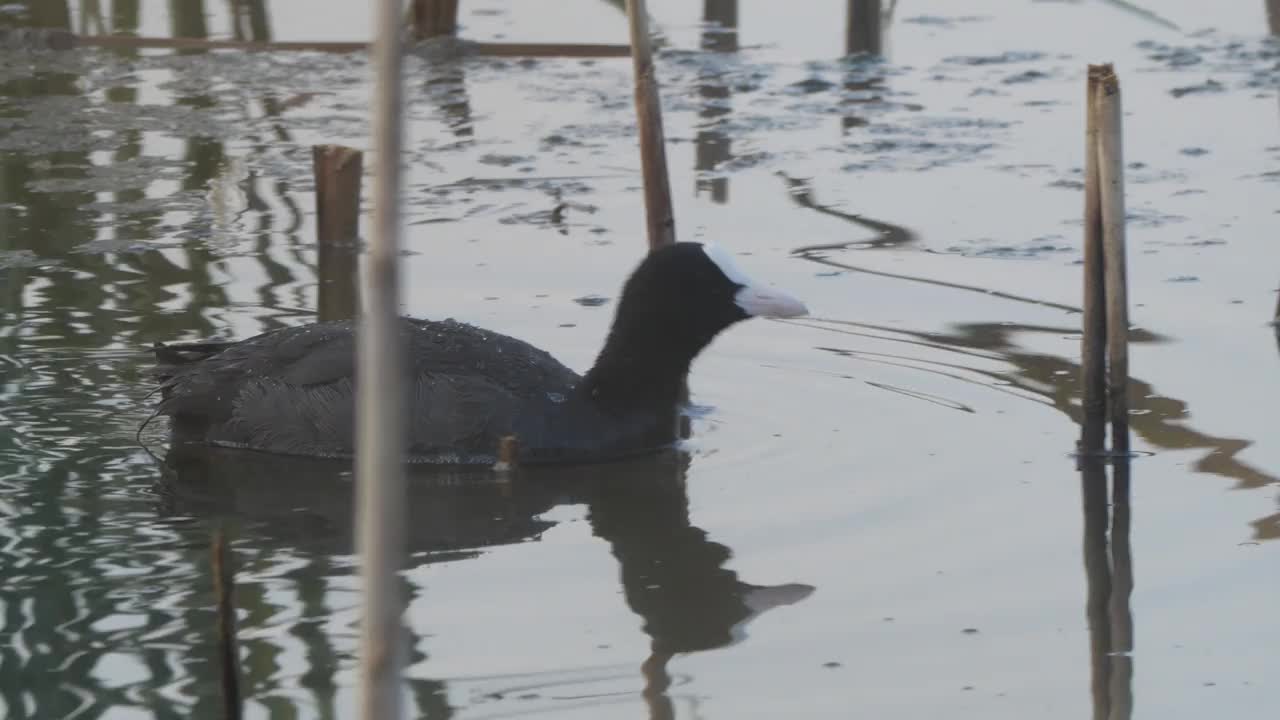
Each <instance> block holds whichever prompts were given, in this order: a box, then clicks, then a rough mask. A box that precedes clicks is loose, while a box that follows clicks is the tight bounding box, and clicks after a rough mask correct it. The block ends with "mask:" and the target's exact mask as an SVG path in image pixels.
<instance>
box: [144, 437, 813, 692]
mask: <svg viewBox="0 0 1280 720" xmlns="http://www.w3.org/2000/svg"><path fill="white" fill-rule="evenodd" d="M689 464H690V456H689V455H688V454H687V453H685V452H683V451H677V450H672V451H669V452H666V453H663V454H660V455H657V456H654V457H651V458H644V459H639V460H632V461H628V462H622V463H611V464H608V465H599V466H580V467H567V468H559V469H551V468H538V469H521V470H519V471H517V472H516V473H515V474H514V476H513V477H511V478H510V479H509V481H506V482H501V481H497V480H496V479H495V478H497V477H499V476H496V475H495V474H494V473H492V472H490V471H487V470H486V471H475V470H466V471H455V470H445V469H434V470H433V469H421V468H415V469H413V470H412V471H411V476H410V481H409V497H408V507H409V515H410V520H409V523H408V525H407V532H408V556H407V557H406V562H405V564H406V567H415V566H420V565H423V564H430V563H439V562H457V561H463V560H468V559H473V558H476V557H479V556H481V555H483V554H484V553H485V552H486V551H487V550H489V549H491V548H494V547H497V546H501V545H508V544H513V543H523V542H537V541H538V540H539V539H540V538H541V536H542V534H543V533H544V532H546V531H547V530H549V529H550V528H552V527H553V526H555V524H556V523H555V522H553V521H549V520H546V519H543V518H542V517H541V516H542V515H543V514H545V513H547V512H548V511H549V510H551V509H552V508H554V507H557V506H560V505H585V506H586V508H587V516H588V521H589V523H590V526H591V529H592V532H593V534H594V535H595V536H596V537H599V538H601V539H602V540H604V541H605V542H607V543H608V544H609V547H610V550H611V551H612V554H613V556H614V557H615V558H616V559H617V560H618V565H619V571H620V578H621V582H622V589H623V595H624V597H625V600H626V602H627V605H628V607H629V608H631V610H632V611H633V612H634V613H636V615H638V616H639V617H640V618H641V619H642V620H643V630H644V632H645V633H646V634H647V635H648V636H649V638H650V644H651V654H650V656H649V658H647V659H646V660H645V661H644V662H643V663H642V664H641V673H642V676H643V678H644V687H645V689H644V691H643V696H644V698H645V700H646V702H647V703H648V705H649V707H650V711H651V714H652V716H653V717H673V716H674V715H673V713H674V710H673V706H672V700H671V698H670V697H669V696H668V694H667V689H668V688H669V687H670V686H671V683H672V679H671V676H670V674H669V672H668V671H667V663H668V662H669V661H670V660H671V658H673V657H674V656H676V655H678V654H681V653H691V652H700V651H706V650H712V649H716V648H722V647H726V646H728V645H731V644H734V643H737V642H740V641H741V640H742V639H743V638H744V637H745V631H744V629H745V626H746V625H747V624H748V623H749V622H750V621H751V620H752V619H754V618H755V617H757V616H758V615H759V614H761V613H763V612H765V611H766V610H769V609H771V608H774V607H779V606H782V605H790V604H793V603H796V602H799V601H800V600H803V599H804V598H806V597H808V595H809V594H811V593H812V592H813V587H812V586H809V585H802V584H798V583H789V584H782V585H756V584H751V583H747V582H744V581H742V580H740V579H739V577H738V574H737V573H736V572H734V571H732V570H729V569H727V568H726V567H725V565H726V564H727V562H728V561H729V560H730V558H731V557H732V551H731V550H730V549H729V548H728V547H726V546H724V545H722V544H720V543H717V542H715V541H713V540H711V539H710V538H708V536H707V534H706V532H705V531H703V530H702V529H700V528H698V527H697V526H696V525H694V524H693V523H692V522H691V519H690V516H689V500H688V495H687V493H686V489H685V477H686V473H687V471H688V467H689ZM353 490H354V487H353V483H352V480H351V473H350V465H349V464H347V463H341V462H332V461H325V460H312V459H305V458H285V457H280V456H273V455H269V454H265V453H255V452H246V451H234V450H223V449H213V448H205V447H201V446H190V445H177V446H175V447H174V448H173V449H172V450H170V452H169V453H168V454H167V455H166V457H165V458H164V461H163V465H162V476H161V480H160V481H159V484H158V486H157V495H158V497H159V498H160V500H159V503H158V509H159V512H160V514H161V516H162V517H164V516H168V517H196V518H200V519H201V520H202V521H206V522H223V523H228V524H231V525H233V526H234V527H236V528H237V533H238V534H239V535H240V537H241V538H242V539H244V540H245V541H246V542H247V543H248V544H250V545H252V546H254V547H255V548H258V549H259V551H262V550H267V549H280V548H288V549H289V550H290V551H291V552H295V553H301V554H302V555H304V556H306V557H308V558H311V560H310V562H312V563H319V564H321V565H323V567H322V568H316V569H312V570H307V571H305V575H306V576H308V577H311V578H313V579H318V578H320V577H324V576H325V575H329V574H333V573H334V572H335V568H334V567H333V566H332V564H331V558H332V557H333V556H342V555H350V554H352V553H353V552H354V535H355V529H354V525H353V518H352V497H353ZM317 570H321V571H322V572H317ZM339 572H340V571H339ZM299 576H300V577H301V573H300V575H299ZM409 591H410V592H413V589H412V588H410V589H409ZM531 619H532V618H531ZM248 625H249V623H246V624H245V625H244V626H245V627H247V626H248ZM307 642H308V646H309V647H312V646H314V649H313V650H311V651H309V654H308V658H309V661H310V663H311V665H310V666H309V669H308V676H307V677H308V680H307V682H309V683H313V686H314V685H315V684H320V685H322V686H324V687H329V686H331V685H332V684H333V680H332V678H333V674H334V673H335V672H336V667H335V663H334V662H333V661H332V659H333V658H334V657H336V652H335V651H334V650H333V649H332V648H331V647H328V646H327V641H325V640H324V638H323V636H320V635H315V636H313V637H310V638H308V639H307ZM419 644H420V643H419V642H417V641H414V642H410V643H409V646H410V647H417V646H418V645H419ZM421 659H422V658H421V657H418V658H413V659H411V662H417V661H419V660H421ZM322 676H327V679H326V678H325V677H322ZM416 682H419V684H421V682H426V681H416ZM432 682H435V683H438V686H437V685H431V686H430V687H429V688H428V691H427V692H425V695H424V696H425V697H429V698H434V700H433V702H434V703H435V707H436V708H437V712H438V711H439V708H441V707H446V706H447V703H446V704H445V705H441V704H440V703H441V702H443V700H442V698H443V697H444V687H443V682H442V681H432ZM537 682H538V681H537V679H536V678H535V679H534V680H533V681H532V683H530V682H529V678H528V677H527V676H526V677H524V678H522V685H521V688H522V689H526V688H528V687H535V686H536V685H537ZM317 700H318V701H320V700H321V699H320V698H317ZM324 701H325V702H331V701H332V697H331V696H330V697H327V698H325V699H324ZM602 702H603V700H602ZM427 716H428V717H438V716H439V715H434V714H430V713H428V714H427ZM440 717H447V715H444V716H440Z"/></svg>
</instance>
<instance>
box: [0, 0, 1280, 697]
mask: <svg viewBox="0 0 1280 720" xmlns="http://www.w3.org/2000/svg"><path fill="white" fill-rule="evenodd" d="M1138 5H1145V6H1147V7H1149V8H1150V10H1154V11H1156V13H1158V14H1156V13H1153V12H1150V11H1148V10H1144V9H1143V8H1141V7H1137V6H1138ZM234 6H238V7H241V8H242V9H244V11H245V14H244V15H243V16H242V17H241V18H240V20H239V21H238V22H237V21H234V20H233V17H232V16H231V15H230V10H229V8H230V7H234ZM549 6H550V4H547V3H527V2H502V1H501V0H466V1H465V2H464V3H463V14H462V23H463V25H464V27H463V29H462V33H463V35H464V36H465V37H467V38H469V39H473V40H507V41H520V40H529V41H570V42H624V41H625V38H626V26H625V17H624V14H623V13H622V12H621V10H620V8H621V6H622V3H621V2H602V1H600V0H561V2H557V3H555V7H556V10H555V12H554V13H550V14H549V13H548V11H547V8H548V7H549ZM884 7H885V9H886V15H887V17H886V19H885V24H884V28H883V34H882V37H881V38H880V40H881V41H882V46H883V52H884V58H883V60H878V61H873V60H869V59H865V58H864V59H857V60H854V61H842V60H841V57H842V56H843V55H844V54H845V52H846V50H847V49H848V47H847V46H846V42H847V38H846V35H845V27H844V17H845V3H844V2H841V1H840V0H808V1H807V2H805V3H778V2H774V1H773V0H741V2H734V0H705V2H703V3H696V2H687V1H685V0H651V9H652V11H653V15H654V22H655V30H656V31H657V32H659V33H660V35H661V40H662V46H661V47H662V51H661V57H660V60H659V72H660V79H661V81H662V83H663V93H664V106H665V109H666V124H667V131H668V139H669V150H668V153H669V159H670V161H671V163H672V173H673V176H672V187H673V191H674V194H675V203H676V217H677V222H678V227H677V231H678V233H679V235H680V236H681V237H682V238H684V239H698V238H706V239H712V238H714V239H716V240H718V241H719V242H721V243H723V244H725V245H727V246H729V247H730V248H731V249H732V250H733V251H734V252H735V253H738V254H740V255H742V258H741V263H742V265H744V266H745V268H746V269H748V270H750V271H754V273H755V274H758V275H760V276H762V277H767V278H768V279H770V280H772V281H774V282H776V283H777V284H778V285H779V286H781V287H785V288H787V289H788V290H790V291H792V292H794V293H795V294H797V295H799V296H800V297H802V298H804V299H805V300H806V301H807V302H808V304H809V307H810V308H811V310H812V311H813V317H812V318H807V319H804V320H802V321H796V322H786V323H783V322H763V321H757V322H754V323H747V324H745V325H743V326H740V327H738V328H735V329H734V330H732V331H730V332H729V333H727V334H726V335H725V336H723V337H722V338H721V339H720V340H718V341H717V342H716V344H715V346H714V347H713V348H711V349H710V350H709V351H708V353H707V354H706V355H705V356H704V357H703V358H702V359H700V360H699V362H698V364H697V366H696V367H695V370H694V375H693V378H692V388H693V391H694V399H695V401H696V402H697V403H698V404H699V409H698V412H697V414H696V416H695V417H694V419H693V437H692V438H691V439H690V440H689V441H688V443H687V444H686V445H685V446H684V447H683V448H681V449H680V451H679V452H673V453H672V454H671V455H669V456H663V457H659V458H654V459H651V460H646V461H643V462H636V463H629V464H624V465H617V466H609V467H596V468H590V469H577V470H564V471H557V472H547V473H543V474H541V475H539V476H537V477H531V478H528V481H527V482H522V483H520V484H517V485H515V486H513V487H509V488H504V487H503V486H500V485H497V484H495V483H493V482H491V480H490V479H489V478H487V477H485V476H483V475H481V476H458V475H446V474H436V475H427V476H422V477H416V478H414V482H413V486H412V487H413V489H412V497H411V505H410V508H409V510H410V516H411V524H412V533H411V534H412V538H411V542H412V546H411V548H410V550H411V561H410V563H409V566H408V567H407V568H406V571H405V573H404V582H405V587H406V590H407V592H408V593H409V597H410V604H409V607H408V612H407V615H406V630H405V632H406V633H407V637H408V638H409V642H410V643H411V646H412V649H413V654H412V658H411V665H410V667H409V670H408V675H409V679H408V681H407V684H406V692H407V693H408V694H409V696H410V698H409V701H408V707H409V708H410V709H411V712H412V715H413V716H414V717H427V718H446V717H458V718H500V717H518V716H541V717H555V718H633V717H654V718H671V717H679V718H741V717H813V718H825V717H831V718H845V717H861V716H876V717H891V718H936V717H947V718H957V719H958V718H970V717H972V718H978V717H981V718H1026V717H1036V718H1081V717H1089V716H1090V714H1091V713H1092V715H1093V717H1106V716H1107V711H1108V709H1111V710H1113V711H1114V714H1113V715H1112V716H1113V717H1130V716H1132V717H1138V718H1202V717H1206V716H1214V715H1216V716H1224V717H1232V718H1252V717H1268V716H1271V715H1273V714H1274V706H1275V693H1274V687H1275V684H1274V683H1275V678H1276V677H1277V676H1278V675H1280V652H1278V651H1277V648H1280V622H1277V618H1276V610H1275V598H1276V597H1277V594H1280V572H1277V568H1278V567H1280V542H1276V540H1277V538H1280V508H1278V507H1277V496H1278V495H1280V493H1278V484H1280V482H1278V480H1277V477H1278V476H1280V445H1278V444H1277V443H1276V442H1275V441H1274V438H1275V436H1274V435H1273V434H1272V433H1274V432H1275V430H1274V428H1275V427H1276V426H1277V422H1278V420H1280V418H1278V417H1277V415H1278V412H1277V409H1276V408H1277V406H1276V404H1275V403H1274V400H1275V398H1277V397H1280V395H1277V392H1278V391H1280V356H1278V355H1277V342H1276V336H1275V334H1274V333H1273V332H1272V329H1271V328H1270V327H1269V326H1268V324H1267V323H1268V321H1269V320H1270V318H1271V317H1272V315H1273V312H1274V307H1275V303H1276V294H1275V290H1276V286H1277V281H1278V280H1280V247H1278V246H1277V245H1276V243H1275V237H1276V233H1277V230H1278V229H1280V228H1278V225H1280V217H1277V215H1278V214H1280V195H1278V193H1277V190H1278V189H1280V186H1278V185H1277V181H1278V180H1280V134H1278V132H1277V129H1278V128H1280V123H1278V122H1277V118H1278V117H1280V102H1278V101H1277V95H1278V93H1277V88H1278V86H1280V70H1278V67H1280V44H1277V43H1276V42H1275V41H1273V40H1268V39H1267V32H1268V27H1269V25H1268V15H1267V12H1266V3H1265V2H1264V0H1256V1H1249V2H1246V1H1245V0H1238V1H1236V2H1230V3H1213V4H1206V3H1202V2H1198V1H1196V0H1164V1H1163V2H1154V1H1151V2H1147V3H1136V4H1134V5H1131V4H1128V3H1121V2H1104V1H1103V0H1096V1H1092V2H1087V1H1086V2H1048V1H1042V2H1034V1H1031V0H970V1H968V2H964V3H957V2H954V1H953V0H915V1H911V2H907V1H904V2H900V3H897V2H886V3H884ZM1210 8H1211V9H1210ZM0 23H3V25H4V26H5V27H8V28H13V27H21V26H44V27H62V28H69V29H72V30H73V31H75V32H80V33H86V34H91V33H96V32H100V31H102V32H137V33H139V34H143V35H155V36H166V35H182V36H209V37H215V38H231V37H242V38H254V39H274V40H307V41H310V40H363V39H366V38H367V37H368V34H369V24H370V22H369V18H368V16H367V8H366V7H365V6H364V4H363V3H351V2H345V3H339V2H332V1H330V0H325V2H316V0H262V2H253V1H252V0H247V1H246V2H242V3H239V4H238V5H237V4H235V3H221V2H208V3H204V2H202V0H173V1H171V2H168V3H163V2H158V0H132V1H129V0H113V1H111V2H100V1H98V0H94V1H92V2H91V1H90V0H80V1H79V2H76V1H75V0H72V1H70V2H60V1H59V0H27V1H26V2H21V1H19V2H12V1H10V2H5V3H2V4H0ZM1276 25H1277V18H1271V24H1270V27H1276ZM6 38H8V39H7V40H6V44H5V47H4V48H3V49H0V628H2V629H0V640H2V642H0V716H2V717H6V718H15V719H16V718H42V719H43V718H55V717H77V718H90V717H92V718H98V717H104V718H106V717H110V718H142V717H157V718H179V717H182V718H188V717H196V718H206V717H217V716H219V713H220V706H219V701H218V695H217V665H216V662H215V660H216V649H215V645H214V628H215V613H214V609H213V592H212V587H211V576H210V568H209V556H210V552H209V544H210V527H211V525H213V524H214V523H215V522H223V523H226V524H227V526H228V529H229V532H230V533H231V534H232V536H233V537H234V544H233V560H234V564H235V566H236V569H237V582H238V594H237V604H238V607H239V612H240V615H239V624H240V631H241V643H242V647H241V650H242V658H241V659H242V666H241V667H242V673H243V683H244V690H245V693H246V696H247V698H248V705H247V708H246V709H247V713H248V715H249V717H254V718H265V717H273V718H274V717H282V718H293V717H296V718H313V717H314V718H334V717H349V716H350V715H351V712H352V708H353V707H354V705H353V703H354V699H355V695H354V692H353V683H354V680H355V674H354V667H355V655H354V653H355V650H356V643H357V625H356V622H357V617H358V611H357V608H358V600H359V598H358V582H357V579H356V576H355V573H354V569H355V568H354V558H353V555H352V547H351V526H350V502H351V484H350V477H349V475H347V474H345V473H344V472H342V469H341V468H334V467H331V466H327V465H316V464H310V463H301V462H297V461H282V460H280V459H273V458H269V457H263V456H250V457H246V456H244V455H221V456H213V457H195V456H175V455H173V454H170V453H168V452H167V450H166V446H165V433H164V430H163V428H161V427H154V426H153V427H150V428H148V429H147V430H146V431H145V432H144V433H143V434H142V440H143V441H144V442H145V443H146V445H147V446H148V447H149V448H151V449H152V451H153V452H154V453H155V454H156V457H153V456H152V455H151V454H150V453H149V452H147V451H146V450H144V449H143V448H142V447H140V446H139V443H138V441H137V439H136V438H135V433H136V432H137V430H138V427H139V426H140V425H141V424H142V421H143V420H144V419H146V417H147V416H148V414H149V412H150V408H151V404H150V400H149V399H148V398H147V397H146V395H147V392H148V391H149V389H150V388H149V380H148V377H147V368H148V366H149V364H150V359H149V357H148V354H147V351H146V348H148V347H149V346H150V345H151V344H152V343H153V342H155V341H164V340H174V339H196V338H204V337H238V336H245V335H249V334H252V333H256V332H259V331H262V330H265V329H269V328H274V327H281V326H286V325H292V324H298V323H304V322H308V321H310V320H312V319H314V317H315V308H316V306H317V288H318V287H319V285H318V276H317V272H318V270H317V259H316V253H315V247H314V233H315V227H314V219H315V215H314V201H313V200H312V184H311V150H310V146H311V145H313V144H316V143H330V142H333V143H342V144H346V145H351V146H354V147H358V148H365V149H367V148H368V147H369V146H370V141H369V137H368V126H367V121H368V117H367V111H368V105H369V96H370V88H371V83H370V72H369V67H368V65H367V63H366V58H365V57H364V56H363V55H351V56H342V55H326V54H321V53H313V52H292V53H285V52H277V53H255V54H246V53H240V52H219V53H212V54H209V53H198V52H197V53H182V54H175V53H172V52H168V51H163V50H148V51H142V52H137V51H116V52H109V51H100V50H88V49H86V50H72V51H49V50H33V49H31V48H29V47H23V46H22V45H21V44H20V43H17V42H16V41H14V42H10V41H11V40H12V38H13V35H12V33H9V34H8V35H6ZM873 39H874V38H872V37H869V36H858V37H855V38H853V41H854V42H855V43H863V44H864V45H865V44H866V43H868V42H871V41H872V40H873ZM1104 61H1114V62H1115V63H1116V64H1117V69H1118V71H1119V73H1120V76H1121V80H1122V83H1123V85H1124V91H1125V109H1126V117H1125V123H1126V127H1125V143H1126V146H1125V149H1126V156H1127V157H1126V160H1127V162H1128V163H1129V164H1128V169H1129V173H1128V177H1127V182H1128V205H1129V212H1130V223H1129V233H1130V234H1129V238H1130V243H1131V244H1130V276H1131V289H1130V298H1131V301H1132V303H1133V308H1132V316H1133V319H1134V322H1135V324H1136V325H1137V326H1138V328H1139V331H1135V334H1134V341H1135V344H1134V346H1133V350H1132V352H1133V357H1132V368H1133V384H1134V386H1135V393H1134V416H1133V429H1134V441H1135V449H1136V450H1138V451H1140V453H1141V455H1140V457H1138V458H1137V459H1135V461H1134V462H1133V465H1132V489H1131V505H1130V506H1129V508H1130V509H1131V511H1132V517H1131V521H1132V526H1131V528H1130V529H1129V532H1128V534H1127V535H1128V536H1127V540H1128V545H1127V546H1126V545H1125V543H1124V542H1123V541H1124V539H1125V537H1124V535H1125V533H1124V532H1123V531H1122V530H1121V529H1118V530H1117V531H1116V533H1117V534H1116V537H1115V539H1116V540H1117V542H1116V547H1117V548H1118V550H1114V551H1112V552H1111V553H1110V555H1109V556H1108V551H1107V549H1106V547H1105V545H1104V544H1101V542H1102V541H1105V533H1106V526H1105V518H1104V520H1103V521H1102V522H1103V524H1101V525H1099V524H1097V522H1098V517H1099V516H1098V515H1097V514H1095V513H1094V512H1092V511H1093V510H1096V509H1097V506H1098V504H1099V500H1098V498H1097V497H1096V496H1094V495H1093V494H1091V493H1090V494H1087V495H1088V496H1087V497H1085V498H1082V483H1081V478H1080V476H1079V474H1078V472H1077V470H1076V468H1075V463H1074V461H1073V460H1072V458H1071V457H1070V454H1071V452H1072V450H1073V447H1074V442H1075V439H1076V437H1077V435H1078V432H1079V430H1078V426H1077V424H1076V417H1077V414H1078V412H1077V409H1078V402H1079V394H1078V383H1077V377H1078V372H1079V368H1078V361H1077V358H1078V356H1079V336H1078V327H1079V324H1080V322H1079V315H1078V313H1077V312H1076V310H1075V308H1076V307H1077V305H1078V303H1079V296H1080V275H1081V273H1080V266H1079V264H1078V263H1079V259H1080V252H1079V236H1080V232H1081V224H1080V220H1079V218H1080V214H1081V206H1082V200H1081V193H1080V174H1081V166H1082V164H1083V163H1082V145H1083V142H1082V135H1083V129H1082V126H1083V108H1082V104H1081V102H1080V101H1081V98H1082V96H1083V87H1084V71H1085V67H1086V65H1087V63H1090V62H1104ZM408 76H409V78H410V82H409V89H408V98H409V101H410V108H409V147H408V152H407V153H406V157H405V162H406V163H407V167H408V173H409V175H408V181H409V196H408V200H409V202H410V207H409V208H408V215H407V217H406V223H407V229H408V233H407V237H406V242H407V244H408V250H409V252H408V253H407V254H406V256H405V258H404V261H405V262H404V269H405V279H406V288H405V289H406V296H405V311H406V312H407V313H410V314H414V315H419V316H428V317H456V318H458V319H462V320H466V321H470V322H474V323H477V324H481V325H484V326H487V327H491V328H493V329H495V330H498V331H501V332H505V333H509V334H512V335H515V336H517V337H521V338H524V339H526V340H529V341H531V342H533V343H535V344H537V345H539V346H541V347H543V348H546V349H548V350H549V351H551V352H552V353H554V354H555V355H557V356H558V357H560V358H561V359H563V360H564V361H565V362H566V363H567V364H569V365H570V366H573V367H575V368H579V369H583V368H585V367H586V366H587V365H588V364H589V363H590V362H591V360H592V359H593V356H594V353H595V351H596V350H597V347H598V344H599V343H600V341H601V339H602V337H603V334H604V332H605V330H606V328H607V326H608V323H609V321H610V318H611V312H612V307H613V306H612V299H613V298H614V297H615V294H616V292H617V289H618V287H619V284H620V282H621V280H622V278H623V277H625V275H626V273H627V272H628V271H629V270H630V268H631V266H632V265H633V264H634V262H635V261H636V259H637V258H638V257H639V256H640V254H641V253H642V252H643V250H644V240H643V216H642V200H641V196H640V177H639V162H638V156H637V152H636V148H635V141H634V129H633V126H632V124H633V110H632V104H631V103H632V99H631V92H630V87H631V85H630V83H631V68H630V64H629V62H628V61H627V60H625V59H622V60H595V61H590V60H586V61H584V60H557V59H544V60H536V61H533V60H527V61H526V60H518V59H492V58H481V57H471V58H468V59H466V60H461V61H458V60H440V59H431V58H430V57H429V56H428V55H426V54H419V55H415V56H414V57H413V58H412V59H411V60H410V61H409V65H408ZM368 165H369V163H368V162H367V161H366V166H368ZM815 246H819V247H820V249H810V250H804V249H805V248H814V247H815ZM1267 438H1272V440H1268V439H1267ZM1084 487H1097V486H1096V485H1093V484H1090V483H1086V484H1085V485H1084ZM1082 499H1083V500H1086V501H1087V502H1084V503H1082ZM1082 507H1085V508H1090V509H1091V511H1090V512H1089V513H1082V510H1081V509H1082ZM1102 509H1103V511H1104V512H1105V508H1102ZM1086 519H1087V521H1086ZM1100 553H1101V554H1100ZM1109 564H1113V565H1114V568H1113V571H1111V570H1108V565H1109ZM1086 567H1088V568H1091V570H1092V571H1091V572H1086ZM1130 573H1131V576H1132V583H1133V584H1132V592H1131V594H1129V593H1126V592H1125V584H1126V577H1127V576H1128V575H1129V574H1130ZM1108 578H1110V580H1108ZM1108 583H1114V587H1115V588H1116V589H1117V591H1116V592H1115V593H1113V594H1111V595H1108V594H1107V592H1106V587H1107V585H1108ZM1125 599H1127V600H1128V605H1127V607H1125V604H1124V602H1123V601H1124V600H1125ZM1108 601H1110V602H1112V603H1113V605H1112V607H1113V609H1114V611H1113V612H1109V611H1108V605H1107V603H1108ZM1126 611H1127V612H1126ZM1091 618H1092V620H1093V622H1090V620H1091ZM1130 633H1131V637H1132V643H1131V644H1130V643H1129V642H1127V640H1126V636H1127V635H1129V634H1130ZM1112 651H1114V652H1112Z"/></svg>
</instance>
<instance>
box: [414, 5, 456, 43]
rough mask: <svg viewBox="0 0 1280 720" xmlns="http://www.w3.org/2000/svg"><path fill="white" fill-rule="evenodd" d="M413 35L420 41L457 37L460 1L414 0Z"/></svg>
mask: <svg viewBox="0 0 1280 720" xmlns="http://www.w3.org/2000/svg"><path fill="white" fill-rule="evenodd" d="M412 12H413V34H414V35H416V36H417V38H418V39H419V40H426V39H428V38H433V37H440V36H442V35H456V34H457V32H458V0H413V9H412Z"/></svg>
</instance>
